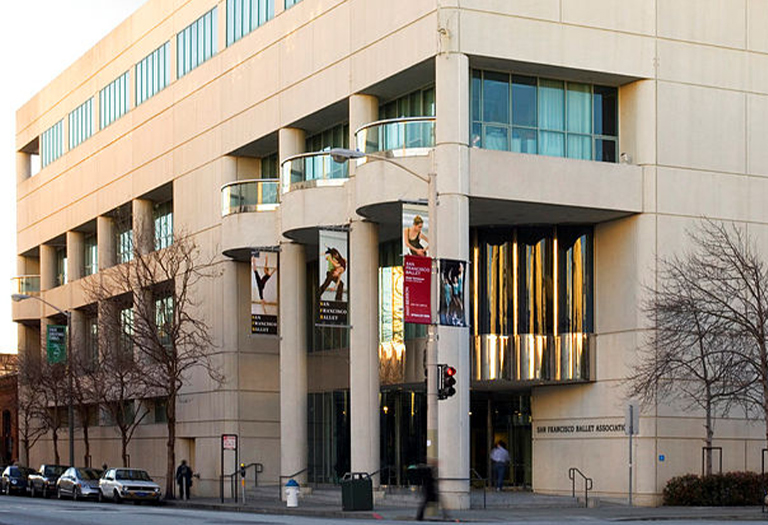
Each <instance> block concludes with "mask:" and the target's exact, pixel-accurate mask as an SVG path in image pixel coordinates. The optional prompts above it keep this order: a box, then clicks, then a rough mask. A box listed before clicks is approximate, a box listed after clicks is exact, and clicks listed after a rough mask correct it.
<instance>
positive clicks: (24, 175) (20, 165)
mask: <svg viewBox="0 0 768 525" xmlns="http://www.w3.org/2000/svg"><path fill="white" fill-rule="evenodd" d="M31 176H32V155H30V154H29V153H24V152H23V151H17V152H16V184H19V183H21V182H23V181H25V180H27V179H28V178H30V177H31Z"/></svg>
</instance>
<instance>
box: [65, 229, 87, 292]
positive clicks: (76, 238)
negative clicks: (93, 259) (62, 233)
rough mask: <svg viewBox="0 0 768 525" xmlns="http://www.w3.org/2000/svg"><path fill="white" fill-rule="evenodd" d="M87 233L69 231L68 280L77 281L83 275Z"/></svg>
mask: <svg viewBox="0 0 768 525" xmlns="http://www.w3.org/2000/svg"><path fill="white" fill-rule="evenodd" d="M84 241H85V235H84V234H83V233H82V232H75V231H69V232H67V282H70V283H71V282H73V281H77V280H78V279H80V278H82V277H83V264H84V262H85V261H84V260H83V255H84V253H83V244H84Z"/></svg>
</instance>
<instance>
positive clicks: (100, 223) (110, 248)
mask: <svg viewBox="0 0 768 525" xmlns="http://www.w3.org/2000/svg"><path fill="white" fill-rule="evenodd" d="M115 235H116V234H115V221H114V219H113V218H112V217H107V216H105V215H100V216H98V217H97V218H96V243H97V246H96V251H97V252H98V253H97V255H96V256H97V257H98V259H99V261H98V262H99V271H101V270H105V269H107V268H109V267H110V266H114V265H115V257H116V252H115V242H116V239H115Z"/></svg>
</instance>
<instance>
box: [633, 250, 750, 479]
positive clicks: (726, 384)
mask: <svg viewBox="0 0 768 525" xmlns="http://www.w3.org/2000/svg"><path fill="white" fill-rule="evenodd" d="M694 240H695V239H694ZM695 262H696V261H695V260H691V259H690V258H689V257H687V256H681V257H677V258H672V259H662V260H661V261H660V262H659V272H658V284H657V285H656V286H654V287H650V288H648V289H647V293H648V296H649V298H648V299H647V300H646V301H645V303H644V304H643V311H644V314H645V315H646V317H647V318H648V319H649V321H650V322H651V323H652V330H651V331H650V332H649V336H648V338H647V340H646V341H644V345H643V347H642V348H641V351H640V353H639V360H638V362H637V363H636V366H635V369H634V373H633V374H632V375H631V376H630V377H629V379H628V387H629V388H628V390H629V395H630V397H635V398H638V399H640V400H641V401H642V402H643V403H644V404H649V403H653V402H657V401H661V400H664V401H667V402H671V401H678V402H680V403H681V404H682V406H683V408H684V409H686V410H687V409H693V408H699V409H702V410H703V411H704V414H705V422H704V429H705V438H704V442H705V445H706V450H707V454H706V455H705V457H706V462H705V465H706V467H705V468H706V473H707V474H711V473H712V443H713V438H714V431H715V428H714V426H715V418H716V417H724V416H726V415H727V414H728V412H729V411H730V409H731V407H732V406H733V405H734V404H735V403H737V402H738V401H739V400H740V399H741V396H742V395H743V394H744V392H745V387H744V385H743V383H742V382H741V379H740V374H742V373H743V370H744V366H745V363H744V360H743V359H742V357H741V356H740V355H739V354H738V353H736V352H733V351H732V350H733V347H732V345H733V344H734V341H733V338H732V337H731V331H730V324H729V323H728V322H727V321H726V320H724V319H722V318H721V317H719V316H713V315H711V313H710V312H709V310H711V308H707V306H706V305H705V304H702V302H701V298H700V297H698V296H697V295H695V294H694V293H693V291H692V290H691V289H690V287H689V286H688V282H687V272H689V271H690V266H691V264H695Z"/></svg>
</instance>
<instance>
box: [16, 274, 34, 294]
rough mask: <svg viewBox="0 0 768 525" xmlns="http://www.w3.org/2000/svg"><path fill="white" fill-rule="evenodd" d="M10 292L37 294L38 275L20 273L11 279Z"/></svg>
mask: <svg viewBox="0 0 768 525" xmlns="http://www.w3.org/2000/svg"><path fill="white" fill-rule="evenodd" d="M11 282H12V283H13V284H12V289H11V290H12V291H11V293H20V294H25V295H37V294H39V293H40V276H39V275H20V276H18V277H13V278H12V279H11Z"/></svg>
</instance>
